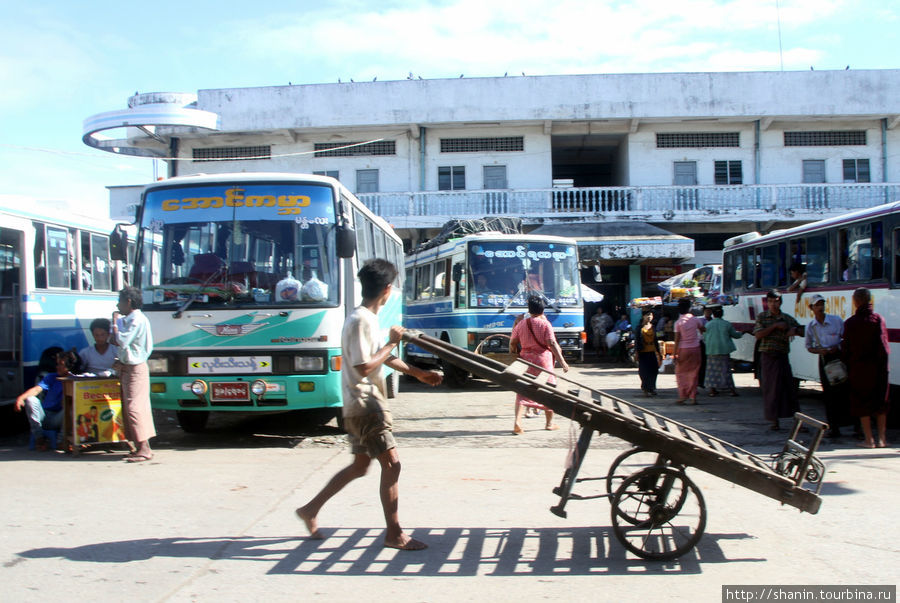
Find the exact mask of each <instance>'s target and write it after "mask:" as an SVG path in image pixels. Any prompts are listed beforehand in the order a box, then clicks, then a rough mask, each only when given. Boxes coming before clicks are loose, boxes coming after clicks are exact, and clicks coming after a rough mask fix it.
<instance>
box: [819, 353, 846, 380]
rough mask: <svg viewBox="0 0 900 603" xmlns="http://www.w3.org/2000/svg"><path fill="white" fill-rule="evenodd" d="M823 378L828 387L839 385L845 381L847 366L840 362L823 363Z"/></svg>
mask: <svg viewBox="0 0 900 603" xmlns="http://www.w3.org/2000/svg"><path fill="white" fill-rule="evenodd" d="M824 368H825V378H826V379H828V383H829V384H830V385H840V384H841V383H843V382H844V381H846V380H847V365H846V364H844V363H843V362H841V361H840V360H837V359H835V360H832V361H830V362H826V363H825V367H824Z"/></svg>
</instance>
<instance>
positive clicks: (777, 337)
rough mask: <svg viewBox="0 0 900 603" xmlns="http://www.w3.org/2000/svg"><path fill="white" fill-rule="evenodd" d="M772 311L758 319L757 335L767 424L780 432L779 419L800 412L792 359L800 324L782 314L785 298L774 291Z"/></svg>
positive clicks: (770, 294)
mask: <svg viewBox="0 0 900 603" xmlns="http://www.w3.org/2000/svg"><path fill="white" fill-rule="evenodd" d="M766 302H767V304H768V310H766V311H765V312H761V313H760V314H759V315H758V316H757V317H756V324H755V325H754V326H753V335H754V336H755V337H756V339H757V340H758V341H759V369H760V370H759V384H760V386H761V388H762V394H763V410H764V412H765V416H766V420H767V421H771V422H772V427H771V429H772V431H778V428H779V426H778V419H784V418H789V417H792V416H794V413H795V412H797V411H798V410H800V405H799V404H798V402H797V387H796V385H795V384H794V374H793V372H792V371H791V362H790V360H789V358H788V353H789V352H790V345H791V337H793V336H794V335H796V334H797V332H798V330H799V329H800V324H799V323H798V322H797V321H796V320H794V317H793V316H790V315H789V314H785V313H784V312H782V311H781V294H780V293H778V291H775V290H774V289H772V290H771V291H769V292H768V293H767V294H766Z"/></svg>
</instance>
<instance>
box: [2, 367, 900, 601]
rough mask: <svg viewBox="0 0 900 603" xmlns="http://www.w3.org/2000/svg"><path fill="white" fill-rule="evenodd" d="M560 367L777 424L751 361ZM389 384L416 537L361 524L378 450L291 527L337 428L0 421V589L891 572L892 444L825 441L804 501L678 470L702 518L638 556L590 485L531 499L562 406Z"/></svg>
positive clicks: (628, 586)
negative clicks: (696, 489) (536, 408)
mask: <svg viewBox="0 0 900 603" xmlns="http://www.w3.org/2000/svg"><path fill="white" fill-rule="evenodd" d="M573 373H574V374H573ZM573 373H570V376H572V377H573V378H574V379H575V380H578V381H583V382H584V383H586V384H589V385H592V386H593V387H597V388H599V389H605V390H607V391H609V392H610V393H612V394H614V395H618V396H620V397H623V398H626V399H629V400H635V401H637V402H638V403H640V404H643V405H645V406H647V407H650V408H653V409H654V410H658V411H660V412H662V413H663V414H667V415H669V416H671V417H672V418H674V419H677V420H680V421H683V422H685V423H689V424H691V425H695V426H696V427H698V428H700V429H702V430H704V431H707V432H710V433H713V434H714V435H718V436H719V437H722V438H724V439H726V440H728V441H730V442H732V443H734V444H737V445H741V446H743V447H745V448H748V449H750V450H752V451H754V452H757V453H759V454H768V453H771V452H774V451H776V450H779V449H780V447H781V443H782V441H783V439H784V437H785V433H784V432H781V433H772V432H770V431H767V429H766V427H767V426H766V423H765V421H763V419H762V416H761V401H760V398H759V394H758V389H757V388H756V382H755V381H753V379H752V375H746V374H740V375H736V378H737V381H738V384H739V386H740V387H741V394H742V395H741V397H740V398H730V397H726V398H702V399H701V405H699V406H697V407H680V406H675V405H674V404H673V402H674V399H675V396H674V394H670V395H666V396H663V397H661V398H657V399H649V400H647V399H644V398H640V397H639V396H638V395H639V393H640V392H639V389H638V386H637V377H636V374H635V371H634V370H633V369H625V368H621V367H612V366H584V367H579V368H578V369H576V370H575V371H573ZM402 387H403V388H404V391H403V392H402V393H401V395H400V396H399V397H398V398H397V399H396V400H395V402H394V404H393V407H394V409H395V414H396V416H397V421H396V423H397V425H396V429H397V432H398V437H399V442H400V446H401V458H402V460H403V463H404V464H403V477H402V480H401V490H402V495H401V503H402V504H401V516H402V518H403V522H404V525H405V526H406V527H407V529H408V530H409V531H410V532H412V533H413V535H415V536H416V537H418V538H420V539H422V540H426V541H427V542H428V543H429V544H430V548H429V549H428V550H427V551H424V552H417V553H410V552H400V551H393V550H386V549H383V548H382V547H380V546H378V543H379V542H380V539H381V537H382V526H383V520H382V518H381V511H380V506H379V504H378V501H377V498H376V493H377V475H375V474H377V469H375V470H374V471H373V474H371V475H369V476H367V477H365V478H363V479H361V480H358V481H357V482H355V483H353V484H351V485H350V486H349V487H348V488H347V490H345V491H344V492H342V493H341V494H340V495H339V496H338V497H337V498H335V499H334V500H333V501H332V502H331V504H329V505H328V506H327V507H326V508H325V510H324V511H323V514H322V517H321V519H322V522H323V525H324V526H325V529H326V533H327V534H328V539H326V540H325V541H322V542H314V541H309V540H306V539H305V538H303V536H304V534H303V529H302V527H301V526H300V525H299V524H298V522H297V521H296V520H295V518H294V517H293V509H294V508H295V507H296V506H297V505H298V504H300V503H302V502H304V501H305V500H306V499H307V498H308V497H309V496H311V495H312V494H314V493H315V492H316V491H317V490H318V488H320V487H321V486H322V484H323V483H324V482H325V481H326V480H327V479H328V478H329V477H330V476H331V475H332V474H333V473H334V472H335V471H337V470H338V469H340V468H341V467H342V466H343V465H344V464H345V463H346V462H347V461H348V459H349V457H348V455H347V452H346V449H345V445H344V437H343V436H342V435H340V434H339V433H337V432H336V430H335V429H334V428H332V427H327V426H326V427H324V428H311V427H310V426H308V425H306V424H304V423H303V422H302V421H300V420H299V419H297V418H296V417H293V416H286V415H278V416H275V417H274V418H255V419H252V420H242V419H239V418H237V417H235V416H224V417H217V418H215V419H214V420H213V421H212V423H211V429H210V430H209V433H206V434H203V435H201V436H191V435H187V434H183V433H182V432H181V431H180V430H179V429H178V428H177V426H176V425H175V423H174V421H173V420H172V417H170V416H169V415H168V414H166V413H157V417H156V418H157V425H158V428H159V430H160V437H158V438H157V440H156V450H157V456H156V458H155V459H154V460H153V461H152V462H149V463H144V464H139V465H128V464H125V463H123V462H122V461H121V458H120V457H121V454H120V453H111V454H110V453H106V452H103V451H98V452H91V453H88V454H84V455H81V456H80V457H78V458H72V457H70V456H67V455H64V454H56V453H44V454H38V453H34V452H28V451H27V450H25V449H24V437H23V436H17V437H10V438H3V439H0V471H2V476H3V478H4V487H3V489H2V491H0V508H2V509H3V514H4V517H3V524H2V525H3V527H2V538H0V563H2V564H3V569H2V573H0V576H2V577H3V581H2V582H3V585H4V587H3V588H4V590H3V591H2V594H0V600H10V601H12V600H15V601H19V600H44V601H55V600H63V599H68V600H74V601H88V600H90V601H107V600H109V601H112V600H116V601H118V600H122V599H130V600H137V601H223V600H224V601H239V600H240V601H247V600H267V601H272V600H275V601H282V600H283V601H293V600H301V599H302V600H308V599H316V600H329V601H345V600H346V601H350V600H359V598H360V597H365V598H372V597H375V598H378V599H379V600H382V599H383V600H397V601H459V600H465V599H475V598H478V599H488V600H490V599H494V600H498V601H507V600H518V601H523V600H527V601H531V600H540V599H546V600H571V599H585V600H623V601H645V600H646V601H653V600H660V599H662V600H700V601H719V600H721V585H723V584H763V583H776V584H885V583H896V581H897V580H896V576H897V571H896V568H897V564H898V562H900V545H898V544H897V543H898V540H900V527H898V525H897V521H898V513H897V511H895V510H894V509H895V508H896V504H895V502H894V501H896V500H897V499H898V495H900V480H898V479H897V475H898V472H897V462H898V460H900V453H898V449H897V448H895V447H893V446H892V447H890V448H887V449H880V450H862V449H859V448H857V447H855V445H854V444H855V441H853V440H852V439H850V438H848V439H847V440H846V441H844V442H840V443H838V444H836V445H835V444H828V445H826V446H824V447H823V450H822V451H821V457H822V458H823V460H824V461H825V462H826V463H827V466H828V474H827V478H826V484H825V486H824V488H823V492H822V496H823V504H822V509H821V511H820V512H819V513H818V514H817V515H809V514H802V513H799V512H798V511H796V510H795V509H793V508H790V507H781V506H779V505H778V504H777V503H776V502H775V501H773V500H771V499H769V498H766V497H763V496H761V495H758V494H755V493H753V492H750V491H748V490H746V489H744V488H740V487H738V486H734V485H732V484H731V483H728V482H725V481H723V480H720V479H717V478H715V477H712V476H709V475H707V474H704V473H701V472H698V471H693V472H691V471H690V470H689V474H690V475H691V477H692V478H693V479H694V480H695V481H696V482H697V484H698V485H699V486H700V488H701V490H702V493H703V496H704V497H705V500H706V504H707V508H708V513H709V516H708V524H707V526H706V532H705V535H704V536H703V539H702V540H701V541H700V543H699V545H698V546H697V547H696V548H695V549H693V550H692V551H691V552H689V553H688V554H686V555H684V556H682V557H681V558H680V559H678V560H677V561H671V562H666V563H654V562H646V561H643V560H641V559H638V558H636V557H633V556H632V555H630V554H626V551H625V550H624V549H623V547H622V546H621V545H620V544H619V543H618V541H617V540H616V539H615V537H614V535H613V533H612V529H611V528H610V525H611V522H610V509H609V504H608V503H607V502H606V501H604V500H593V501H573V502H570V503H569V506H568V510H569V517H568V518H567V519H562V518H559V517H556V516H555V515H553V514H551V513H549V511H548V508H549V507H550V506H551V505H553V504H555V503H556V501H557V500H556V497H555V496H553V494H552V493H551V489H552V488H553V487H554V486H556V485H557V483H558V482H559V479H560V477H561V475H562V472H563V467H564V462H565V458H566V454H567V452H568V450H567V449H568V446H569V443H570V438H572V437H573V436H574V435H575V434H573V433H572V432H570V430H569V422H568V421H566V420H565V419H560V420H559V423H560V425H561V427H562V428H561V429H560V430H559V431H555V432H548V431H544V430H543V429H541V425H542V422H543V420H542V419H529V420H528V421H527V422H526V429H527V431H526V433H525V434H524V435H522V436H513V435H511V433H510V431H511V427H512V395H511V394H510V393H509V392H505V391H502V390H499V389H498V388H496V387H494V386H492V385H489V384H487V383H485V382H475V383H473V384H471V385H470V386H469V387H467V388H465V389H462V390H455V391H454V390H448V389H446V388H443V387H441V388H436V389H431V388H426V387H424V386H419V385H414V384H409V383H405V382H404V383H403V384H402ZM660 388H661V389H662V390H663V391H666V390H668V391H670V392H671V391H673V389H674V377H673V376H670V375H662V376H661V377H660ZM803 394H804V396H803V398H802V400H801V406H802V407H803V410H804V411H805V412H808V413H809V414H812V415H813V416H818V417H822V409H821V404H820V402H819V400H818V398H817V396H816V392H815V390H814V389H811V388H810V389H804V390H803ZM889 435H890V438H891V441H892V443H893V442H897V441H898V438H900V434H898V433H897V432H895V431H892V432H891V433H890V434H889ZM627 447H628V445H627V444H626V443H624V442H622V441H620V440H615V439H611V438H608V437H601V438H595V441H594V443H593V445H592V450H591V453H590V454H589V455H588V457H587V458H586V460H585V466H584V468H583V470H582V476H588V475H603V474H605V472H606V469H607V467H608V465H609V463H610V462H611V461H612V460H613V458H615V456H616V455H617V454H619V452H620V451H621V450H624V449H626V448H627ZM585 488H588V485H587V484H586V485H585ZM595 488H596V486H595ZM584 492H586V493H587V492H590V490H589V489H585V490H584Z"/></svg>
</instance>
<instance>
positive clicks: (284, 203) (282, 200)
mask: <svg viewBox="0 0 900 603" xmlns="http://www.w3.org/2000/svg"><path fill="white" fill-rule="evenodd" d="M295 205H297V200H296V199H295V198H294V196H293V195H290V196H289V195H281V196H280V197H278V207H294V206H295Z"/></svg>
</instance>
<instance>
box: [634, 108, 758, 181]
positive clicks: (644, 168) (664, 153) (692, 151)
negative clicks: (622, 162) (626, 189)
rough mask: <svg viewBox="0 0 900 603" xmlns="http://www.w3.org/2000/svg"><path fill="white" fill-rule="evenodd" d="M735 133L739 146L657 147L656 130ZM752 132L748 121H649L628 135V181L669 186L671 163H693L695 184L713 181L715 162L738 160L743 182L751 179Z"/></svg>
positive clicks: (672, 168) (752, 157)
mask: <svg viewBox="0 0 900 603" xmlns="http://www.w3.org/2000/svg"><path fill="white" fill-rule="evenodd" d="M677 132H739V133H740V147H717V148H709V147H703V148H670V149H667V148H662V149H661V148H657V146H656V135H657V133H677ZM753 147H754V133H753V124H752V123H747V122H743V123H737V122H736V123H725V124H721V123H714V122H708V123H703V122H690V123H653V124H649V123H648V124H644V125H642V126H641V128H640V129H639V131H638V132H635V133H634V134H631V135H630V136H629V137H628V168H629V175H628V181H629V182H630V183H631V185H632V186H672V185H674V184H675V162H676V161H696V162H697V184H698V185H712V184H715V178H714V174H715V172H714V164H713V162H715V161H724V160H728V161H741V162H742V165H741V168H742V172H743V176H744V184H756V183H755V182H754V181H753V165H754V150H753Z"/></svg>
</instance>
